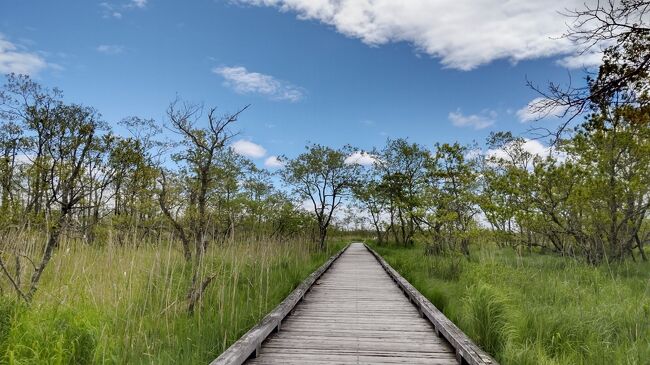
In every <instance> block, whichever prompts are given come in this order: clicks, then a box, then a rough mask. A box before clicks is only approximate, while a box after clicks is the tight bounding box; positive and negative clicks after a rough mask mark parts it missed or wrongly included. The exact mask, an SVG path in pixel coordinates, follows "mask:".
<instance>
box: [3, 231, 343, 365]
mask: <svg viewBox="0 0 650 365" xmlns="http://www.w3.org/2000/svg"><path fill="white" fill-rule="evenodd" d="M341 247H342V245H341V244H334V245H331V248H330V250H329V252H326V253H319V252H317V251H315V250H314V246H313V245H312V244H309V243H305V242H302V241H300V240H297V241H293V242H273V241H253V240H246V241H245V242H237V243H233V244H228V245H224V246H213V247H211V248H210V250H209V251H208V254H207V256H206V260H205V262H206V264H205V270H204V272H205V274H206V275H208V274H211V273H217V274H218V275H217V277H216V279H215V280H214V281H213V282H212V283H211V285H210V286H209V287H208V289H207V291H206V293H205V296H204V298H203V301H202V305H201V309H200V310H198V311H197V312H196V313H195V314H194V315H193V316H189V315H188V314H187V302H186V294H187V289H188V287H189V282H190V277H191V272H190V266H189V265H188V264H186V263H185V261H184V259H183V256H182V254H181V252H180V250H179V243H178V242H174V241H173V239H172V238H171V237H166V238H161V240H160V241H159V242H146V243H142V244H140V245H137V247H136V245H129V246H116V245H109V246H105V247H89V246H86V245H82V244H79V243H75V242H72V241H70V242H64V243H63V244H62V245H61V247H59V249H58V250H57V253H56V255H55V257H54V258H53V260H52V262H51V264H50V266H49V267H48V268H47V270H46V273H45V275H44V277H43V279H42V282H41V285H40V286H39V289H38V292H37V294H36V297H35V298H34V301H33V303H32V305H31V306H29V307H27V306H25V305H23V304H17V303H16V301H14V300H9V299H8V298H11V297H12V294H13V293H12V292H11V288H10V287H9V286H8V285H6V284H7V283H6V282H4V281H0V282H1V283H2V284H1V285H2V289H3V293H4V294H3V299H2V300H1V301H0V326H2V327H0V351H2V352H1V354H2V357H1V360H0V361H1V362H3V363H10V364H43V363H58V364H65V363H115V364H126V363H136V364H138V363H152V364H154V363H155V364H164V363H184V364H190V363H206V362H209V361H210V360H212V359H213V358H215V357H216V356H217V355H218V354H219V353H221V352H222V351H223V350H225V349H226V348H227V347H228V346H229V345H230V344H232V343H233V342H234V341H235V340H236V339H238V338H239V337H240V336H241V335H242V334H243V333H245V332H246V331H247V330H248V329H249V328H250V327H251V326H253V325H254V324H255V323H256V322H258V321H259V320H260V319H261V318H262V317H263V316H264V315H265V314H266V313H268V312H269V311H270V310H271V309H272V308H273V307H274V306H276V305H277V304H278V303H279V302H280V301H282V300H283V299H284V298H285V297H286V295H287V294H288V293H289V292H290V291H291V290H292V289H293V288H294V287H295V286H296V285H298V284H299V283H300V282H301V281H302V280H303V279H304V278H305V277H306V276H307V275H309V273H311V272H312V271H313V270H315V269H316V268H317V267H318V266H319V265H321V264H322V263H323V262H324V261H325V260H326V259H327V257H329V255H330V254H332V253H333V252H334V251H335V250H336V249H339V248H341ZM23 280H28V277H27V275H25V277H24V278H23Z"/></svg>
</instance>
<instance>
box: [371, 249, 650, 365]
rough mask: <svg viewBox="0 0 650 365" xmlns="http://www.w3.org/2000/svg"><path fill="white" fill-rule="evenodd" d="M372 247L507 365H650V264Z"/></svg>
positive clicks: (503, 252)
mask: <svg viewBox="0 0 650 365" xmlns="http://www.w3.org/2000/svg"><path fill="white" fill-rule="evenodd" d="M376 249H377V251H378V252H379V253H380V254H382V255H383V256H384V257H385V259H386V260H387V261H388V262H389V263H390V264H391V265H393V267H395V269H396V270H398V271H399V272H400V273H401V274H402V275H403V276H404V277H405V278H406V279H407V280H409V281H410V282H411V283H412V284H413V285H414V286H415V287H416V288H418V290H420V291H421V292H422V294H424V295H425V296H426V297H427V298H429V300H431V302H432V303H433V304H434V305H436V306H437V307H438V308H439V309H441V310H442V311H443V312H444V313H445V314H446V315H447V316H448V317H449V318H450V319H451V320H452V321H454V322H455V323H456V324H457V325H458V326H459V327H460V328H461V329H462V330H463V331H464V332H465V333H467V334H468V335H469V336H470V337H471V338H472V339H474V340H475V341H476V342H477V343H478V344H480V345H481V346H482V347H483V348H484V349H485V350H487V351H489V352H490V353H491V354H493V355H494V356H495V357H496V359H497V360H498V361H500V362H501V363H502V364H503V365H526V364H531V365H532V364H567V365H568V364H571V365H573V364H584V365H592V364H596V365H598V364H603V365H605V364H650V263H647V262H644V263H638V262H637V263H635V262H623V263H618V264H605V265H601V266H598V267H594V266H590V265H586V264H584V263H581V262H579V261H576V260H574V259H570V258H562V257H556V256H551V255H541V254H536V253H533V254H524V255H516V254H515V253H514V252H513V251H512V250H509V249H498V248H496V247H494V246H492V245H489V244H484V245H481V246H477V247H473V251H472V252H473V254H472V259H471V260H469V261H468V260H464V261H462V263H460V264H458V263H457V257H455V256H453V255H448V256H442V257H440V256H426V255H423V253H424V247H421V246H416V247H413V248H397V247H386V246H376ZM432 267H433V268H432Z"/></svg>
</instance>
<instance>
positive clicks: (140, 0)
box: [131, 0, 147, 9]
mask: <svg viewBox="0 0 650 365" xmlns="http://www.w3.org/2000/svg"><path fill="white" fill-rule="evenodd" d="M131 6H135V7H136V8H140V9H143V8H146V7H147V0H131Z"/></svg>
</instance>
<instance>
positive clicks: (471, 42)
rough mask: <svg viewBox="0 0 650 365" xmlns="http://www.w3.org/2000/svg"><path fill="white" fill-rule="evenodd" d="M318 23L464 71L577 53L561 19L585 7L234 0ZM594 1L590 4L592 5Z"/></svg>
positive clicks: (512, 1) (580, 0)
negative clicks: (409, 48) (403, 46)
mask: <svg viewBox="0 0 650 365" xmlns="http://www.w3.org/2000/svg"><path fill="white" fill-rule="evenodd" d="M235 1H237V2H239V3H244V4H249V5H256V6H270V7H275V8H278V9H279V10H280V11H283V12H293V13H296V14H297V16H298V18H299V19H302V20H317V21H320V22H322V23H324V24H327V25H330V26H332V27H334V29H336V30H337V31H338V32H340V33H342V34H344V35H346V36H348V37H352V38H358V39H360V40H361V41H362V42H364V43H366V44H368V45H372V46H375V45H382V44H386V43H390V42H409V43H411V44H412V45H413V46H414V47H415V48H416V49H417V50H418V51H419V52H423V53H426V54H428V55H430V56H433V57H437V58H439V59H440V61H441V62H442V64H443V65H445V66H447V67H451V68H456V69H461V70H471V69H473V68H475V67H477V66H480V65H483V64H486V63H489V62H492V61H494V60H498V59H508V60H510V61H512V62H517V61H521V60H527V59H536V58H541V57H549V56H563V55H568V54H572V53H574V52H575V47H574V45H573V44H572V43H571V42H570V41H568V40H567V39H564V38H561V35H562V34H563V33H564V32H565V31H566V22H567V18H565V17H563V16H561V15H560V14H559V12H561V11H564V10H565V9H576V8H581V7H583V6H584V0H546V1H531V0H509V1H502V0H479V1H476V0H436V1H433V0H408V1H395V0H363V1H359V0H317V1H316V0H235ZM591 1H595V0H588V1H587V2H591Z"/></svg>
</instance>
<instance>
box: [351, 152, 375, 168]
mask: <svg viewBox="0 0 650 365" xmlns="http://www.w3.org/2000/svg"><path fill="white" fill-rule="evenodd" d="M376 161H377V157H376V156H374V155H372V154H370V153H368V152H361V151H356V152H353V153H352V154H351V155H350V156H348V157H346V158H345V161H344V162H345V163H346V164H348V165H352V164H357V165H361V166H370V165H372V164H374V163H375V162H376Z"/></svg>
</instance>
